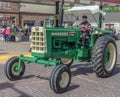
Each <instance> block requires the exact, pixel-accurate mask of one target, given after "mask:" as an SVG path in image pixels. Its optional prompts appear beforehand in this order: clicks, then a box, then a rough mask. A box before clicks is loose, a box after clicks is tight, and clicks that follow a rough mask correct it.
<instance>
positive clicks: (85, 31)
mask: <svg viewBox="0 0 120 97" xmlns="http://www.w3.org/2000/svg"><path fill="white" fill-rule="evenodd" d="M82 19H83V21H82V22H81V23H80V24H79V28H80V30H81V32H82V47H81V48H84V43H85V38H86V36H87V35H89V33H90V23H89V22H88V21H87V16H86V15H83V16H82Z"/></svg>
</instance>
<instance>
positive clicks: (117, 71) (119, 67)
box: [113, 64, 120, 76]
mask: <svg viewBox="0 0 120 97" xmlns="http://www.w3.org/2000/svg"><path fill="white" fill-rule="evenodd" d="M119 73H120V64H117V65H116V67H115V70H114V71H113V76H114V75H117V74H119Z"/></svg>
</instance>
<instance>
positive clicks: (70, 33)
mask: <svg viewBox="0 0 120 97" xmlns="http://www.w3.org/2000/svg"><path fill="white" fill-rule="evenodd" d="M51 35H52V36H75V32H59V33H52V34H51Z"/></svg>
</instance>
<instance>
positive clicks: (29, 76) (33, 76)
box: [21, 75, 36, 80]
mask: <svg viewBox="0 0 120 97" xmlns="http://www.w3.org/2000/svg"><path fill="white" fill-rule="evenodd" d="M35 77H36V76H35V75H27V76H23V77H22V79H30V78H35ZM22 79H21V80H22Z"/></svg>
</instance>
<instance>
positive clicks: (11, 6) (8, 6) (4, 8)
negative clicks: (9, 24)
mask: <svg viewBox="0 0 120 97" xmlns="http://www.w3.org/2000/svg"><path fill="white" fill-rule="evenodd" d="M0 12H19V4H18V3H8V2H0Z"/></svg>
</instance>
